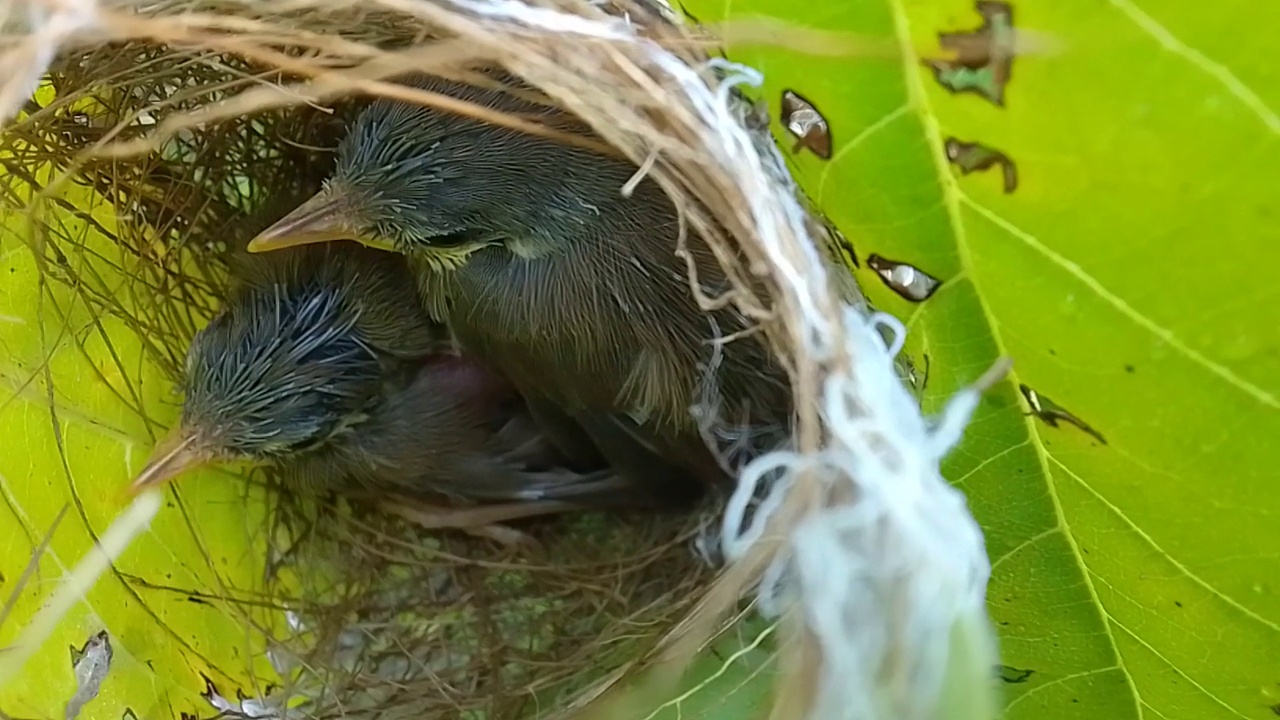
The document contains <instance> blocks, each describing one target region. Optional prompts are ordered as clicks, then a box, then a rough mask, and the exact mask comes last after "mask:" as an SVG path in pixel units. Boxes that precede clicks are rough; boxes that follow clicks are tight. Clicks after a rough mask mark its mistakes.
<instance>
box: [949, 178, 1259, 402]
mask: <svg viewBox="0 0 1280 720" xmlns="http://www.w3.org/2000/svg"><path fill="white" fill-rule="evenodd" d="M959 195H960V200H961V201H962V202H964V204H966V205H968V206H969V207H970V208H972V209H973V211H974V212H976V213H978V214H979V215H982V216H983V217H985V218H986V219H987V220H990V221H991V222H992V223H994V224H996V225H998V226H999V227H1000V228H1001V229H1003V230H1004V231H1005V232H1007V233H1009V235H1010V236H1012V237H1014V238H1016V239H1018V240H1021V241H1022V242H1024V243H1026V245H1027V246H1028V247H1030V248H1031V249H1033V250H1035V251H1036V252H1038V253H1040V254H1041V255H1043V256H1045V257H1046V258H1048V259H1049V260H1050V261H1051V262H1053V264H1055V265H1057V266H1058V267H1060V268H1062V269H1063V270H1065V271H1067V273H1068V274H1070V275H1071V276H1072V277H1074V278H1076V279H1077V280H1079V281H1080V282H1081V283H1083V284H1084V285H1085V286H1086V287H1088V288H1089V289H1090V290H1092V291H1093V292H1095V293H1097V294H1098V296H1099V297H1101V298H1102V299H1103V300H1105V301H1107V303H1109V304H1110V305H1111V306H1112V307H1114V308H1115V309H1116V310H1118V311H1119V312H1120V314H1121V315H1124V316H1125V317H1127V318H1128V319H1130V320H1132V321H1133V322H1134V324H1136V325H1138V326H1139V327H1141V328H1143V329H1144V330H1146V331H1147V332H1149V333H1151V334H1152V335H1155V336H1156V337H1157V338H1159V339H1160V340H1162V341H1163V342H1164V343H1165V344H1167V345H1168V346H1169V347H1171V348H1173V349H1174V350H1177V351H1178V352H1179V353H1181V354H1182V355H1183V356H1184V357H1186V358H1187V359H1188V360H1190V361H1192V362H1193V363H1195V364H1197V365H1199V366H1200V367H1202V368H1204V369H1205V370H1208V371H1209V372H1210V373H1212V374H1214V375H1216V376H1218V377H1219V378H1220V379H1222V380H1223V381H1225V382H1226V383H1227V384H1228V385H1230V386H1232V387H1234V388H1236V389H1237V390H1240V391H1242V392H1244V393H1245V394H1246V395H1248V396H1249V397H1251V398H1253V399H1254V400H1257V401H1258V402H1259V403H1261V404H1263V405H1266V406H1267V407H1270V408H1272V409H1273V410H1280V399H1278V398H1276V396H1275V395H1272V394H1271V393H1269V392H1267V391H1266V390H1263V389H1262V388H1260V387H1258V386H1257V385H1254V384H1253V383H1251V382H1249V381H1248V380H1246V379H1244V378H1242V377H1240V376H1239V375H1236V374H1235V373H1234V372H1233V371H1232V370H1231V369H1230V368H1228V367H1226V366H1224V365H1221V364H1219V363H1218V362H1215V361H1214V360H1211V359H1210V358H1208V357H1206V356H1205V355H1203V354H1201V353H1200V352H1199V351H1198V350H1195V349H1194V348H1192V347H1191V346H1189V345H1187V344H1186V343H1184V342H1182V341H1181V340H1179V339H1178V337H1177V336H1176V335H1174V334H1173V332H1171V331H1170V330H1168V329H1166V328H1164V327H1161V326H1160V325H1159V324H1158V323H1156V322H1155V321H1154V320H1152V319H1151V318H1149V317H1147V316H1146V315H1143V314H1142V313H1140V312H1138V311H1137V310H1136V309H1134V307H1133V306H1132V305H1130V304H1129V303H1127V302H1125V300H1124V299H1123V298H1121V297H1120V296H1119V295H1116V294H1115V293H1113V292H1111V291H1110V290H1108V289H1107V288H1106V286H1104V285H1103V284H1102V283H1100V282H1098V281H1097V280H1096V279H1095V278H1094V277H1093V276H1092V275H1090V274H1089V273H1087V272H1085V271H1084V268H1082V267H1080V266H1079V265H1077V264H1076V263H1074V262H1072V261H1070V260H1068V259H1067V258H1065V257H1063V256H1062V255H1059V254H1058V253H1057V252H1054V251H1053V250H1052V249H1050V248H1049V247H1047V246H1046V245H1044V244H1043V243H1041V242H1040V241H1039V240H1037V239H1036V238H1035V236H1033V235H1031V234H1029V233H1027V232H1026V231H1024V230H1022V229H1021V228H1019V227H1017V226H1016V225H1013V224H1012V223H1010V222H1009V221H1007V220H1005V219H1004V218H1002V217H1000V216H999V215H997V214H995V213H994V212H992V211H991V210H989V209H987V208H986V207H984V206H982V205H980V204H978V203H977V202H975V201H974V200H973V199H972V198H970V197H968V196H966V195H964V194H962V193H960V194H959ZM988 317H990V314H988Z"/></svg>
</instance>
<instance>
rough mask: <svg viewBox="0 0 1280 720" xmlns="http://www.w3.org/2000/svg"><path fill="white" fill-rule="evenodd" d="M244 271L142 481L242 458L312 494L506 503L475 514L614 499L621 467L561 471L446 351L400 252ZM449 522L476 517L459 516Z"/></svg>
mask: <svg viewBox="0 0 1280 720" xmlns="http://www.w3.org/2000/svg"><path fill="white" fill-rule="evenodd" d="M236 277H237V280H238V283H237V286H236V288H235V289H234V291H233V293H232V295H231V297H230V299H229V301H228V302H227V304H226V306H225V307H224V308H223V310H222V311H221V312H220V313H219V314H218V316H217V317H216V318H214V320H213V321H212V322H210V323H209V325H208V326H206V327H205V328H204V329H202V330H201V331H200V332H199V333H197V334H196V336H195V337H194V338H193V340H192V343H191V346H190V348H189V351H188V353H187V358H186V368H185V378H184V385H185V387H184V390H185V399H184V403H183V408H182V416H181V421H180V423H179V425H178V427H177V428H176V429H175V430H174V432H173V433H172V434H170V436H169V437H168V438H166V439H165V440H164V441H162V442H161V443H160V444H159V446H158V447H157V449H156V451H155V453H154V454H153V456H152V458H151V460H150V461H149V462H148V463H147V465H146V466H145V468H144V469H143V471H142V472H141V474H140V475H139V476H138V477H137V479H136V480H135V481H134V483H133V486H132V487H133V488H134V489H135V490H140V489H142V488H145V487H150V486H154V485H157V484H160V483H163V482H165V481H168V480H171V479H173V478H175V477H177V476H178V475H179V474H181V473H183V472H185V471H187V470H189V469H191V468H193V467H195V466H197V465H201V464H206V463H215V462H232V461H248V462H251V463H255V464H267V465H273V466H276V467H277V468H278V469H279V471H280V475H281V479H282V481H283V483H284V485H285V487H287V488H290V489H293V490H297V491H303V492H312V493H327V492H339V493H345V494H351V495H364V496H369V497H371V498H375V499H377V498H386V497H388V496H396V497H404V498H414V499H418V500H428V499H437V500H438V499H442V498H448V499H452V500H455V501H463V502H479V503H501V502H507V503H510V506H509V507H507V508H506V509H505V510H502V509H498V511H497V512H496V513H495V508H493V507H489V508H486V509H484V510H482V511H478V514H474V515H473V516H472V517H471V519H472V520H475V523H487V522H496V521H497V520H500V519H510V518H513V517H523V516H528V515H534V514H543V513H545V512H559V511H563V510H567V509H572V508H573V507H581V506H585V505H589V504H590V503H591V501H592V499H593V498H594V497H597V496H602V497H603V498H604V501H605V502H606V504H608V503H612V502H614V498H615V495H616V493H615V492H614V491H615V487H616V486H617V485H618V481H617V480H616V478H615V476H613V474H612V473H611V472H608V471H603V470H602V471H597V472H590V473H578V472H575V471H573V470H570V469H567V468H565V467H563V466H562V465H559V464H558V460H559V458H558V457H557V456H556V455H555V454H554V452H553V451H552V450H551V448H550V446H549V445H547V444H546V443H545V441H543V440H542V438H541V437H540V436H539V435H538V434H537V433H536V430H535V429H534V426H533V425H532V424H531V423H530V422H529V421H528V419H527V417H526V416H524V415H523V412H524V411H523V407H522V404H521V402H520V398H519V396H518V394H516V393H515V391H514V388H512V387H511V386H509V385H508V384H506V383H505V382H504V381H502V380H500V379H499V378H498V377H497V376H495V375H494V374H492V373H490V372H488V371H486V370H485V369H484V368H483V367H481V366H480V365H478V364H476V363H475V362H472V361H469V360H468V359H466V358H463V357H459V356H456V355H452V354H450V347H451V345H450V343H451V341H450V339H449V338H448V336H447V334H444V333H443V332H442V328H441V327H440V326H439V325H438V324H435V323H432V322H431V321H430V319H429V318H428V317H427V315H426V313H425V312H424V311H423V309H422V308H421V307H420V306H419V305H418V304H417V303H414V302H406V301H405V299H406V297H409V298H412V297H413V295H414V283H413V278H412V275H411V274H410V273H409V270H408V268H407V266H406V264H405V262H404V260H403V258H401V257H398V256H396V255H393V254H390V253H384V252H379V251H376V250H370V249H368V248H364V247H361V246H359V245H353V244H349V245H331V246H321V247H314V248H298V249H296V250H291V251H287V252H285V253H280V254H277V255H272V256H265V257H264V256H247V257H243V258H242V261H241V267H239V268H238V269H237V270H236ZM578 501H581V504H577V503H578ZM570 503H574V504H570ZM504 513H505V514H504ZM450 524H452V525H456V526H465V525H468V524H471V523H470V521H469V519H468V516H467V515H466V513H465V512H459V513H455V518H454V522H452V523H450Z"/></svg>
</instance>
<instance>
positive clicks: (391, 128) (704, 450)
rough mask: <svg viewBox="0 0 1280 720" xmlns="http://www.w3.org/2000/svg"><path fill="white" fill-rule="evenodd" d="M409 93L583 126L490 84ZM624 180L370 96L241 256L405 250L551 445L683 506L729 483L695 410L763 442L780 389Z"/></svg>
mask: <svg viewBox="0 0 1280 720" xmlns="http://www.w3.org/2000/svg"><path fill="white" fill-rule="evenodd" d="M501 77H503V78H504V82H505V83H507V84H508V86H512V85H514V86H516V87H517V88H519V89H521V90H523V91H527V86H522V85H519V84H518V83H515V81H514V80H512V79H511V78H510V77H509V76H506V75H503V76H501ZM411 84H412V85H413V86H415V87H418V88H423V89H427V90H430V91H434V92H438V93H443V94H447V95H451V96H453V97H457V98H462V99H465V100H469V101H472V102H475V103H478V104H480V105H483V106H486V107H489V108H495V109H499V110H502V111H506V112H508V113H518V114H520V115H521V116H522V117H524V118H526V119H528V118H531V117H532V118H538V119H540V120H542V121H543V122H544V123H547V124H551V125H553V126H556V127H558V128H560V129H566V128H571V127H573V126H575V123H574V121H573V120H572V118H571V117H570V116H568V115H566V114H565V113H564V112H563V111H559V110H555V109H552V108H551V107H550V106H548V105H543V104H539V103H536V102H533V101H532V100H528V99H525V98H524V97H516V96H515V95H512V94H510V93H507V92H504V91H502V90H500V89H490V88H488V87H484V88H481V87H477V86H470V85H465V84H460V83H457V82H454V81H450V80H445V79H441V78H434V77H417V78H415V79H413V80H412V81H411ZM577 125H578V126H580V124H577ZM577 132H579V133H583V132H584V131H582V130H580V129H579V130H577ZM635 172H636V168H635V166H634V165H632V164H631V163H630V162H628V161H626V160H623V159H620V158H617V157H612V156H605V155H603V154H598V153H596V152H592V151H590V150H586V149H582V148H579V147H575V146H572V145H569V144H566V143H563V142H561V141H558V140H556V139H553V138H548V137H543V136H538V135H534V134H531V133H524V132H519V131H515V130H511V129H507V128H504V127H501V126H498V125H494V124H490V123H486V122H483V121H480V120H476V119H473V118H470V117H467V116H462V115H457V114H451V113H447V112H445V111H441V110H435V109H432V108H428V107H422V106H419V105H415V104H408V103H404V102H398V101H391V100H378V101H375V102H374V103H372V104H371V105H370V107H369V108H368V109H367V110H366V111H364V112H363V114H361V115H360V116H359V118H358V119H357V121H356V122H355V123H354V125H353V127H352V128H351V130H350V133H349V135H348V136H347V137H346V138H345V139H344V141H343V142H342V144H341V145H340V147H339V152H338V160H337V166H336V170H335V172H334V173H333V175H332V177H331V178H330V180H329V181H328V183H327V185H326V186H325V188H324V189H323V190H322V191H321V192H320V193H319V194H317V195H316V196H314V197H313V198H312V199H310V200H309V201H307V202H306V203H304V204H303V205H302V206H300V207H299V208H298V209H297V210H295V211H294V212H292V213H290V214H289V215H288V216H286V217H285V218H284V219H282V220H281V221H279V222H278V223H276V224H275V225H274V226H272V227H270V228H268V229H267V230H265V231H264V232H262V233H261V234H259V235H258V236H257V237H256V238H255V239H254V241H253V242H252V243H250V246H249V249H250V250H251V251H253V252H263V251H270V250H274V249H278V248H284V247H290V246H295V245H303V244H310V243H317V242H327V241H332V240H340V239H351V240H357V241H359V242H360V243H363V244H365V245H368V246H370V247H374V248H380V249H385V250H391V251H395V252H398V253H402V254H404V255H406V256H408V257H409V258H410V260H411V262H412V264H413V266H414V268H415V271H416V273H417V276H418V281H419V286H420V289H421V292H422V297H423V301H424V305H425V307H426V308H427V309H428V311H429V312H430V313H431V315H432V317H434V318H436V319H439V320H442V321H444V322H446V323H447V324H448V325H449V327H450V328H451V329H452V331H453V333H454V335H455V336H456V337H457V339H458V340H459V342H460V343H461V345H462V347H464V348H465V349H466V350H467V351H468V352H469V353H471V354H473V355H474V356H476V357H478V358H479V359H481V360H482V361H483V362H484V363H486V364H487V365H489V366H491V367H493V368H494V369H496V370H498V371H499V372H501V373H502V374H503V375H504V376H506V377H507V378H509V379H510V380H511V381H512V382H513V383H514V384H515V385H516V386H517V387H518V388H519V390H520V392H521V393H522V394H523V396H524V397H525V399H526V400H527V401H528V405H529V407H530V409H531V411H532V412H533V414H534V416H535V417H536V419H537V421H538V422H539V424H540V426H541V427H542V428H543V429H544V430H545V431H546V432H547V433H548V435H549V437H550V438H551V439H552V440H553V441H554V442H556V444H557V446H558V447H559V448H560V449H561V450H562V451H564V452H565V453H567V454H568V455H569V456H570V457H573V458H575V459H576V460H579V461H582V462H589V461H590V460H591V459H592V458H593V457H599V456H603V457H604V458H606V459H607V460H608V461H609V463H610V464H612V465H613V466H614V467H616V468H617V469H618V470H619V472H620V473H623V474H625V475H627V477H628V478H629V479H630V480H631V481H632V483H633V484H634V485H635V486H636V487H637V488H639V489H640V491H642V492H645V493H647V494H648V497H649V499H650V501H651V502H653V503H656V504H660V505H661V504H666V505H671V504H677V505H680V504H684V503H687V502H689V501H691V500H692V499H694V498H696V497H697V496H699V495H700V494H701V492H702V490H703V489H705V488H706V487H707V486H708V485H715V484H723V483H727V482H728V481H729V478H730V474H729V472H727V471H726V469H725V467H724V463H722V462H721V458H719V457H717V456H716V454H714V453H713V452H711V451H710V450H709V449H708V444H707V442H706V438H705V435H704V433H703V432H702V428H701V427H700V424H699V422H698V421H697V420H696V419H695V417H694V416H693V414H691V412H690V410H691V408H694V407H695V406H701V407H703V409H706V406H708V405H710V406H714V410H715V411H716V413H717V416H718V418H719V423H718V425H717V428H718V431H719V437H718V438H717V441H718V442H733V443H738V444H739V445H740V446H742V447H740V448H739V449H740V450H743V449H745V450H749V451H750V452H756V451H760V450H767V449H772V448H773V447H774V446H776V445H777V444H780V443H782V442H784V441H785V440H786V438H787V437H788V430H789V428H790V425H791V414H792V405H791V402H792V401H791V393H790V385H789V382H788V379H787V376H786V374H785V372H784V371H783V369H782V368H781V366H780V364H779V363H777V362H776V361H775V360H774V358H773V356H772V354H771V353H770V352H769V349H768V348H767V347H766V346H765V344H764V342H763V340H762V339H761V338H760V336H759V334H758V333H751V332H749V323H748V322H747V321H746V320H745V319H744V318H743V317H742V316H741V315H740V314H739V313H738V312H737V311H736V310H735V309H734V308H732V307H725V308H723V309H720V310H716V311H713V312H704V311H703V310H702V309H701V308H699V307H698V305H697V303H696V301H695V298H694V295H693V293H692V290H691V288H690V283H689V280H688V268H687V265H686V261H685V259H684V258H683V257H680V256H678V255H677V240H678V236H679V218H678V214H677V211H676V209H675V207H674V205H673V203H672V202H671V200H670V199H669V198H668V197H667V195H666V194H665V193H664V192H663V190H662V189H661V188H660V187H659V186H658V185H657V183H656V182H654V181H652V180H648V179H646V180H643V181H641V182H640V183H638V185H636V187H635V188H634V190H633V191H632V192H631V194H630V195H629V196H624V194H623V192H622V188H623V186H624V185H625V184H627V182H628V181H629V180H630V179H631V178H632V176H633V174H635ZM687 252H688V253H689V254H690V256H691V257H692V261H693V263H694V264H695V265H696V267H697V269H698V278H699V282H700V283H701V286H702V290H703V292H704V293H706V294H707V295H710V296H713V297H714V296H717V295H720V294H723V293H724V292H725V291H727V290H728V289H729V283H728V281H727V279H726V276H725V274H724V272H723V271H722V270H721V268H720V266H719V265H718V263H717V262H716V260H715V258H714V256H713V255H712V252H711V250H710V248H709V247H708V246H707V245H706V244H705V242H703V241H702V240H701V239H699V238H697V237H690V238H689V239H688V242H687ZM717 338H732V339H730V340H726V341H723V342H721V341H718V340H717ZM750 452H749V453H748V454H750Z"/></svg>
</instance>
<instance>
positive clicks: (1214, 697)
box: [1090, 571, 1250, 720]
mask: <svg viewBox="0 0 1280 720" xmlns="http://www.w3.org/2000/svg"><path fill="white" fill-rule="evenodd" d="M1090 574H1092V571H1090ZM1103 612H1106V610H1105V609H1104V610H1103ZM1107 618H1108V620H1109V621H1110V623H1111V624H1112V625H1114V626H1116V627H1118V628H1120V629H1121V630H1123V631H1124V633H1125V634H1126V635H1128V636H1129V637H1131V638H1133V640H1134V642H1136V643H1138V644H1139V645H1141V646H1142V647H1144V648H1146V649H1147V651H1148V652H1150V653H1151V654H1152V655H1155V656H1156V657H1157V658H1159V659H1160V661H1161V662H1163V663H1164V664H1165V665H1168V666H1169V669H1170V670H1172V671H1174V672H1175V673H1177V674H1178V677H1181V678H1182V679H1183V680H1186V681H1187V682H1189V683H1191V685H1192V687H1194V688H1195V689H1197V690H1199V691H1200V692H1202V693H1204V694H1205V696H1206V697H1208V698H1209V699H1210V700H1212V701H1214V702H1215V703H1217V704H1218V705H1221V706H1222V708H1223V709H1224V710H1227V711H1229V712H1230V713H1231V714H1233V715H1235V716H1236V717H1240V718H1244V720H1250V718H1249V716H1247V715H1245V714H1244V713H1242V712H1240V711H1239V710H1236V709H1235V708H1233V707H1231V706H1230V705H1228V704H1227V703H1226V702H1224V701H1223V700H1222V699H1221V698H1219V697H1218V696H1217V695H1214V694H1213V693H1211V692H1209V689H1208V688H1206V687H1205V686H1203V685H1201V684H1200V683H1198V682H1196V681H1195V680H1193V679H1192V678H1191V676H1190V675H1187V674H1186V673H1185V672H1183V671H1182V670H1181V669H1180V668H1179V667H1178V666H1177V665H1174V664H1173V663H1172V662H1170V661H1169V659H1168V658H1166V657H1165V656H1164V655H1161V654H1160V651H1159V650H1156V649H1155V648H1153V647H1151V645H1149V644H1148V643H1147V641H1145V640H1143V639H1142V638H1140V637H1138V634H1137V633H1135V632H1134V631H1132V630H1130V629H1129V628H1127V627H1125V626H1124V623H1122V622H1120V621H1118V620H1116V619H1115V618H1114V617H1111V616H1110V615H1107Z"/></svg>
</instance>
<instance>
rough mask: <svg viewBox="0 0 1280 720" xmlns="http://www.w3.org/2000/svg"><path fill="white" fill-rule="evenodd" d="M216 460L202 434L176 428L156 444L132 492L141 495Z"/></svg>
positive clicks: (134, 482) (131, 489) (133, 485)
mask: <svg viewBox="0 0 1280 720" xmlns="http://www.w3.org/2000/svg"><path fill="white" fill-rule="evenodd" d="M216 459H217V457H216V453H214V452H213V450H212V449H211V448H209V447H208V446H207V445H205V444H204V442H202V440H201V438H200V436H199V435H197V434H195V433H191V432H188V431H184V430H183V429H182V428H178V429H175V430H174V431H173V432H171V433H169V434H168V435H167V436H165V438H164V439H163V440H161V441H160V442H159V443H156V447H155V449H154V450H152V451H151V458H150V459H148V460H147V464H146V465H145V466H144V467H143V468H142V472H140V473H138V477H137V478H135V479H134V481H133V484H132V485H130V486H129V491H130V492H132V493H139V492H142V491H143V490H146V489H148V488H153V487H158V486H160V485H163V484H165V483H167V482H170V481H172V480H174V479H175V478H177V477H178V476H179V475H182V474H184V473H186V472H188V471H190V470H194V469H196V468H198V467H200V466H202V465H207V464H208V463H211V462H213V461H214V460H216Z"/></svg>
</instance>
